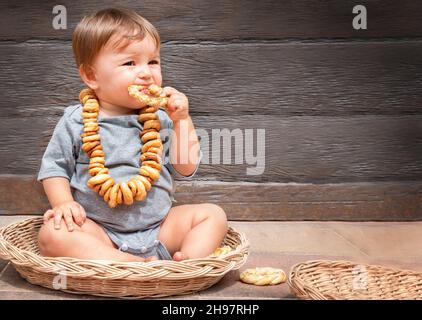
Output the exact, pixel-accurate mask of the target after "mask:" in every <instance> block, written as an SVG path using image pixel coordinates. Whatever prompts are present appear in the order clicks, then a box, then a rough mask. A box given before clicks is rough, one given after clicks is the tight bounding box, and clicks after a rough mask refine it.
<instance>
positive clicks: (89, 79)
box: [79, 64, 98, 90]
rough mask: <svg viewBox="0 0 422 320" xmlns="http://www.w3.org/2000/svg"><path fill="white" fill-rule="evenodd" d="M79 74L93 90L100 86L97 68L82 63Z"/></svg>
mask: <svg viewBox="0 0 422 320" xmlns="http://www.w3.org/2000/svg"><path fill="white" fill-rule="evenodd" d="M79 75H80V77H81V79H82V80H83V82H85V84H86V85H87V86H88V87H89V88H91V89H92V90H96V89H97V88H98V84H97V79H96V76H95V70H94V69H93V68H92V67H91V66H89V65H83V64H81V65H80V66H79Z"/></svg>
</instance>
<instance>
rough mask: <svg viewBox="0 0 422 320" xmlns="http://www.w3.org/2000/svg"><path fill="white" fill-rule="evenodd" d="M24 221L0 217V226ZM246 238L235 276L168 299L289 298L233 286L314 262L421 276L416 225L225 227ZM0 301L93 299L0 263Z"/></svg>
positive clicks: (274, 289) (420, 228)
mask: <svg viewBox="0 0 422 320" xmlns="http://www.w3.org/2000/svg"><path fill="white" fill-rule="evenodd" d="M23 218H26V217H22V216H20V217H5V216H1V217H0V227H1V226H5V225H7V224H9V223H11V222H14V221H17V220H20V219H23ZM230 225H231V226H232V227H234V228H236V229H238V230H239V231H242V232H244V233H245V234H246V236H247V238H248V240H249V242H250V245H251V247H250V252H251V253H250V256H249V258H248V260H247V262H246V264H245V265H244V266H243V267H242V268H241V269H240V270H239V271H232V272H230V273H229V274H227V275H226V276H225V277H224V278H223V279H222V280H221V281H220V282H219V283H218V284H216V285H215V286H213V287H211V288H209V289H208V290H205V291H202V292H200V293H197V294H194V295H188V296H180V297H172V299H293V298H294V296H293V295H292V294H291V292H290V290H289V287H288V285H287V284H286V283H284V284H281V285H277V286H271V287H257V286H251V285H247V284H244V283H241V282H240V281H238V278H239V272H241V271H243V270H244V269H246V268H250V267H256V266H272V267H279V268H282V269H283V270H285V271H286V273H287V272H288V271H289V270H290V268H291V267H292V266H293V265H294V264H295V263H299V262H304V261H308V260H314V259H330V260H340V259H341V260H351V261H355V262H362V263H373V264H381V265H386V266H393V267H400V268H406V269H413V270H417V271H421V272H422V250H421V249H422V222H275V221H267V222H230ZM0 299H96V298H95V297H91V296H80V295H73V294H68V293H63V292H60V291H55V290H49V289H45V288H42V287H38V286H35V285H31V284H29V283H28V282H26V281H25V280H23V279H22V278H21V277H20V276H19V274H18V273H17V272H16V270H15V269H14V267H13V266H12V265H11V264H8V263H7V262H6V261H2V260H0Z"/></svg>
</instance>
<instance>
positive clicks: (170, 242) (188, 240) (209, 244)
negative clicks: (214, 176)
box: [159, 203, 227, 260]
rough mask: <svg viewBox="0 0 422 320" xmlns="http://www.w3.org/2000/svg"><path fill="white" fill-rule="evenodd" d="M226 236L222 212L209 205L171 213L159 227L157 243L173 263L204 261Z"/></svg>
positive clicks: (176, 208)
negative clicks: (203, 258)
mask: <svg viewBox="0 0 422 320" xmlns="http://www.w3.org/2000/svg"><path fill="white" fill-rule="evenodd" d="M226 233H227V217H226V214H225V212H224V210H223V209H222V208H221V207H219V206H217V205H215V204H211V203H203V204H191V205H181V206H177V207H173V208H171V209H170V211H169V214H168V215H167V217H166V219H165V220H164V222H163V223H162V224H161V229H160V234H159V240H160V241H161V242H162V243H163V244H164V245H165V246H166V247H167V250H169V252H170V253H171V254H172V255H173V259H174V260H183V259H193V258H202V257H206V256H207V255H209V254H210V253H212V252H213V251H214V250H215V249H216V248H217V247H219V246H220V244H221V241H222V240H223V239H224V236H225V235H226Z"/></svg>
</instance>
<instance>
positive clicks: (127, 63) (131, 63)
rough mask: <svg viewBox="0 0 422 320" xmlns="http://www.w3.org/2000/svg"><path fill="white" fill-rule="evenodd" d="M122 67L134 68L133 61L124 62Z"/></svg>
mask: <svg viewBox="0 0 422 320" xmlns="http://www.w3.org/2000/svg"><path fill="white" fill-rule="evenodd" d="M123 65H124V66H130V67H131V66H134V65H135V61H133V60H132V61H128V62H126V63H125V64H123Z"/></svg>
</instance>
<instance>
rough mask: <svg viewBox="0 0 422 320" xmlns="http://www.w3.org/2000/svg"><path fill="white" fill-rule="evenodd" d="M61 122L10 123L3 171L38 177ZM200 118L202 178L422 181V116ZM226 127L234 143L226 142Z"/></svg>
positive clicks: (0, 131)
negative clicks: (253, 170) (47, 148)
mask: <svg viewBox="0 0 422 320" xmlns="http://www.w3.org/2000/svg"><path fill="white" fill-rule="evenodd" d="M57 120H58V118H57V117H45V118H41V117H35V118H32V119H31V118H24V119H21V118H10V119H3V120H2V126H1V127H0V136H1V137H2V142H1V144H0V174H36V173H37V172H38V169H39V165H40V160H41V157H42V155H43V153H44V151H45V148H46V146H47V144H48V141H49V138H50V136H51V134H52V130H53V128H54V126H55V124H56V122H57ZM193 121H194V123H195V125H196V130H197V133H198V135H199V137H200V138H201V144H202V151H203V153H204V157H203V159H202V163H201V166H200V168H199V170H198V172H197V176H196V178H198V179H207V180H218V181H250V182H298V183H310V182H313V183H336V182H358V181H389V180H418V179H422V116H401V117H392V116H355V117H347V118H342V117H304V116H303V117H287V118H285V117H276V116H273V117H268V116H239V117H236V118H225V117H218V116H210V117H206V116H196V117H193ZM258 129H259V130H261V131H258ZM224 130H225V132H226V133H225V134H224V136H225V137H226V139H227V140H224V138H221V134H222V133H223V132H224ZM263 130H265V131H263ZM259 132H260V133H259ZM235 136H238V137H239V138H238V140H236V138H235ZM258 137H259V145H260V147H259V148H260V149H259V150H260V151H259V153H260V154H259V155H257V154H258V149H257V148H258V147H257V145H258V142H257V139H258ZM228 138H231V140H230V141H229V139H228ZM218 141H220V143H218ZM245 141H246V142H245ZM236 145H237V146H239V147H240V149H238V151H237V152H236ZM242 145H243V147H242ZM264 146H265V148H264ZM224 150H227V151H224ZM218 152H220V154H219V156H218ZM225 152H226V159H227V161H225V160H224V159H225V157H224V153H225ZM259 166H261V167H263V169H264V170H263V172H262V174H258V175H251V174H248V172H247V169H248V168H249V169H250V170H251V169H252V168H257V167H259ZM258 169H259V168H257V170H258Z"/></svg>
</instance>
